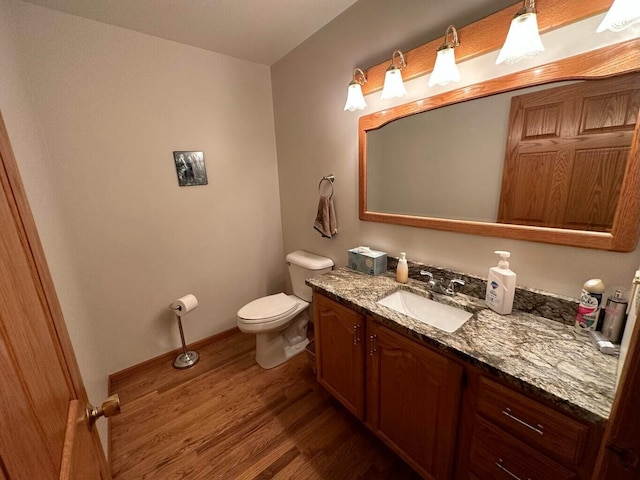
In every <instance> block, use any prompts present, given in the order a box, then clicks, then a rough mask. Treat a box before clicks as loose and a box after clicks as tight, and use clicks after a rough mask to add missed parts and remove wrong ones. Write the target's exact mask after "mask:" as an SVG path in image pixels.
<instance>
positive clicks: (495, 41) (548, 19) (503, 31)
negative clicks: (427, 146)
mask: <svg viewBox="0 0 640 480" xmlns="http://www.w3.org/2000/svg"><path fill="white" fill-rule="evenodd" d="M611 3H612V2H611V0H569V1H563V2H559V1H557V0H555V1H554V0H537V1H536V8H537V10H538V27H539V29H540V33H545V32H548V31H550V30H554V29H556V28H559V27H562V26H564V25H568V24H570V23H574V22H577V21H578V20H582V19H584V18H587V17H591V16H593V15H596V14H598V13H601V12H604V11H606V10H607V9H608V8H609V7H610V6H611ZM521 7H522V2H518V3H515V4H513V5H511V6H510V7H507V8H505V9H503V10H500V11H499V12H496V13H494V14H493V15H489V16H488V17H485V18H483V19H481V20H478V21H477V22H474V23H472V24H470V25H467V26H465V27H462V28H459V29H458V38H459V40H460V46H459V47H457V48H456V59H457V62H458V63H460V62H462V61H464V60H469V59H471V58H474V57H477V56H479V55H483V54H485V53H488V52H491V51H493V50H497V49H499V48H500V47H502V43H503V42H504V40H505V38H506V37H507V32H508V30H509V25H510V24H511V20H512V19H513V16H514V15H515V14H516V12H517V11H518V10H519V9H520V8H521ZM426 14H427V12H426V11H425V15H426ZM450 22H451V23H453V24H454V25H455V18H452V19H450ZM594 35H595V32H594ZM443 38H444V35H442V36H440V37H438V38H436V39H435V40H432V41H430V42H428V43H425V44H424V45H421V46H419V47H416V48H414V49H413V50H409V51H408V52H403V54H404V56H405V59H406V62H407V66H406V67H405V68H404V69H403V70H402V78H403V79H404V81H405V82H406V81H407V80H410V79H412V78H415V77H419V76H421V75H425V74H427V73H429V72H431V71H432V70H433V65H434V63H435V60H436V51H437V50H438V47H439V46H440V45H441V44H442V40H443ZM389 58H391V57H389ZM389 63H390V60H385V61H384V62H382V63H380V64H378V65H375V66H373V67H371V68H369V69H368V70H367V71H366V72H365V73H366V75H367V80H368V81H367V83H365V84H364V85H363V86H362V93H363V94H364V95H366V94H368V93H372V92H375V91H377V90H380V89H382V86H383V83H384V74H385V72H386V70H387V67H388V66H389Z"/></svg>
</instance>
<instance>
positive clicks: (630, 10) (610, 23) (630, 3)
mask: <svg viewBox="0 0 640 480" xmlns="http://www.w3.org/2000/svg"><path fill="white" fill-rule="evenodd" d="M638 21H640V0H614V2H613V5H611V8H610V9H609V11H608V12H607V14H606V15H605V16H604V19H603V20H602V23H600V25H599V26H598V28H597V29H596V32H597V33H600V32H604V31H605V30H611V31H612V32H620V31H622V30H624V29H625V28H627V27H628V26H630V25H631V24H632V23H635V22H638Z"/></svg>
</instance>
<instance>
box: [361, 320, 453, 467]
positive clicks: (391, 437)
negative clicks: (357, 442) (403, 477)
mask: <svg viewBox="0 0 640 480" xmlns="http://www.w3.org/2000/svg"><path fill="white" fill-rule="evenodd" d="M366 358H367V425H368V426H369V428H371V429H372V430H373V431H374V432H375V433H376V434H377V435H378V436H379V437H380V438H381V439H382V440H384V441H385V442H386V443H387V445H389V446H390V447H391V448H392V449H393V450H394V451H395V452H396V453H398V455H400V456H401V457H402V458H404V459H405V460H406V461H407V462H408V463H409V464H410V465H411V466H412V467H413V468H415V469H416V471H418V473H420V474H421V475H422V476H424V477H425V478H432V479H438V480H441V479H447V478H451V474H452V467H453V457H454V447H455V441H456V430H457V419H458V410H459V404H460V394H461V386H462V385H461V384H462V367H461V366H460V365H458V364H456V363H454V362H452V361H451V360H449V359H447V358H446V357H444V356H442V355H440V354H438V353H436V352H435V351H433V350H431V349H429V348H428V347H426V346H423V345H420V344H418V343H416V342H414V341H412V340H409V339H407V338H405V337H403V336H402V335H400V334H398V333H395V332H393V331H392V330H390V329H388V328H386V327H384V326H381V325H379V324H377V323H374V322H373V321H372V320H371V319H368V321H367V354H366Z"/></svg>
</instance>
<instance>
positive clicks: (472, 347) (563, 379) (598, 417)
mask: <svg viewBox="0 0 640 480" xmlns="http://www.w3.org/2000/svg"><path fill="white" fill-rule="evenodd" d="M307 284H308V285H310V286H311V287H312V288H313V289H314V291H318V292H321V293H323V294H325V295H326V296H328V297H330V298H333V299H334V300H337V301H338V302H341V303H343V304H345V305H346V306H348V307H350V308H352V309H354V310H356V311H359V312H361V313H365V314H370V315H372V316H373V318H374V319H375V320H376V321H378V322H380V323H382V324H384V325H385V326H388V327H390V328H392V329H393V330H396V331H398V332H400V333H402V334H404V335H407V336H410V337H412V338H414V339H417V340H419V341H422V342H424V343H425V344H428V345H430V346H432V347H434V348H436V349H439V350H442V351H445V352H448V353H449V354H452V355H454V356H456V357H458V358H460V359H462V360H464V361H467V362H470V363H472V364H473V365H476V366H478V367H480V368H481V369H483V370H485V371H487V372H489V373H491V374H493V375H497V376H499V377H500V378H503V379H505V380H506V381H508V382H509V383H512V384H514V385H516V386H519V387H520V388H522V389H524V390H527V391H529V392H531V393H533V394H534V395H536V396H538V397H542V398H545V399H547V400H550V401H551V402H553V403H554V404H555V405H557V406H558V407H559V408H561V409H564V410H566V411H569V412H571V413H573V414H575V415H577V416H579V417H581V418H584V419H585V420H589V421H592V422H596V423H602V422H605V421H606V420H607V419H608V418H609V414H610V411H611V405H612V403H613V397H614V394H615V391H614V384H615V375H616V368H617V357H612V356H609V355H604V354H602V353H600V352H599V351H598V350H597V349H596V348H595V347H594V346H593V344H592V343H591V340H590V338H589V337H582V336H580V335H578V334H576V333H574V332H573V327H572V326H570V325H567V324H566V323H562V322H558V321H553V320H549V319H547V318H543V317H540V316H536V315H533V314H531V313H523V312H520V311H516V310H514V312H513V313H512V314H511V315H504V316H503V315H498V314H497V313H495V312H493V311H491V310H489V309H488V308H486V306H485V304H484V300H480V299H478V298H476V297H471V296H467V295H463V294H456V296H455V302H453V303H452V299H450V298H449V297H447V296H443V295H439V294H433V297H434V298H435V297H437V299H439V300H441V301H442V302H443V303H451V304H453V305H457V306H461V307H463V308H465V309H466V310H468V311H470V312H473V313H474V315H473V317H471V319H470V320H469V321H468V322H466V323H465V324H464V325H463V326H462V327H460V328H459V329H458V330H457V331H455V332H454V333H446V332H443V331H441V330H438V329H437V328H435V327H431V326H429V325H426V324H424V323H421V322H419V321H417V320H414V319H413V318H410V317H407V316H405V315H402V314H400V313H397V312H395V311H394V310H391V309H389V308H387V307H384V306H381V305H378V304H377V303H376V302H377V301H378V300H380V299H381V298H383V297H385V296H386V295H388V294H389V293H392V292H393V291H395V290H396V289H398V288H407V289H410V290H412V291H415V292H416V293H424V292H425V291H426V288H425V283H424V282H419V281H416V280H412V279H410V280H409V283H408V284H407V285H406V286H401V285H400V284H398V283H396V281H395V279H394V278H393V276H392V275H391V274H390V273H387V274H384V275H378V276H371V275H366V274H362V273H360V272H357V271H355V270H352V269H350V268H347V267H342V268H338V269H336V270H334V271H332V272H329V273H325V274H324V275H321V276H319V277H315V278H311V279H309V280H307Z"/></svg>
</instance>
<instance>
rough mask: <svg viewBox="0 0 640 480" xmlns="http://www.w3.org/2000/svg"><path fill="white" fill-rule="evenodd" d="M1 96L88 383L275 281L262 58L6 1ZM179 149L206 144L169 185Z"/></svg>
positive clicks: (276, 212)
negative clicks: (193, 301) (202, 166)
mask: <svg viewBox="0 0 640 480" xmlns="http://www.w3.org/2000/svg"><path fill="white" fill-rule="evenodd" d="M0 40H1V41H0V62H1V63H0V81H1V82H2V83H1V85H2V88H1V89H0V110H1V111H2V114H3V115H4V117H5V121H6V123H7V127H8V130H9V135H10V138H11V141H12V144H13V147H14V150H15V152H16V158H17V161H18V164H19V168H20V170H21V174H22V176H23V180H24V184H25V186H26V189H27V194H28V196H29V200H30V203H31V205H32V207H33V211H34V216H35V219H36V223H37V226H38V229H39V231H40V235H41V237H42V240H43V243H44V248H45V252H46V255H47V259H48V261H49V264H50V268H51V271H52V275H53V277H54V282H55V285H56V288H57V291H58V293H59V296H60V302H61V305H62V309H63V312H64V314H65V318H66V321H67V324H68V328H69V331H70V335H71V337H72V341H73V344H74V347H75V349H76V354H77V357H78V360H79V363H80V367H81V370H82V374H83V377H84V380H85V383H86V384H87V389H88V391H89V394H90V396H91V397H92V399H93V401H95V402H99V401H101V400H102V399H103V397H104V396H105V395H106V386H107V381H106V380H107V375H108V374H109V373H113V372H116V371H118V370H121V369H123V368H126V367H128V366H131V365H133V364H136V363H139V362H142V361H144V360H146V359H149V358H151V357H154V356H156V355H159V354H161V353H164V352H166V351H168V350H171V349H174V348H176V347H178V346H179V344H180V341H179V335H178V329H177V326H176V322H175V319H174V317H173V315H172V313H171V312H170V310H169V309H168V308H167V307H168V305H169V303H170V302H171V301H172V300H173V299H175V298H177V297H179V296H181V295H183V294H185V293H188V292H191V293H194V294H195V295H196V296H197V297H198V299H199V301H200V307H199V308H198V309H197V310H196V311H194V312H193V313H192V314H191V315H190V316H189V317H187V318H186V319H185V321H184V328H185V335H186V338H187V341H194V340H198V339H201V338H204V337H207V336H209V335H212V334H214V333H216V332H220V331H222V330H225V329H228V328H231V327H233V326H235V325H236V312H237V310H238V309H239V308H240V307H241V306H242V305H244V304H245V303H247V302H248V301H250V300H252V299H255V298H257V297H259V296H262V295H265V294H269V293H275V292H277V291H279V290H280V289H281V288H282V287H283V284H284V278H285V264H284V258H283V250H282V228H281V221H280V209H279V206H280V205H279V194H278V177H277V166H276V152H275V141H274V124H273V108H272V98H271V82H270V76H269V68H268V67H267V66H264V65H258V64H253V63H250V62H246V61H241V60H237V59H233V58H230V57H226V56H223V55H219V54H215V53H212V52H208V51H205V50H201V49H197V48H193V47H189V46H185V45H181V44H178V43H174V42H170V41H166V40H162V39H158V38H155V37H151V36H148V35H143V34H139V33H135V32H132V31H129V30H125V29H122V28H118V27H113V26H109V25H106V24H101V23H98V22H94V21H90V20H85V19H81V18H78V17H74V16H71V15H66V14H62V13H58V12H54V11H52V10H48V9H44V8H41V7H36V6H33V5H30V4H25V3H22V2H15V1H12V0H0ZM173 150H202V151H204V155H205V161H206V166H207V174H208V177H209V185H208V186H197V187H178V184H177V180H176V172H175V167H174V164H173V157H172V151H173Z"/></svg>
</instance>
